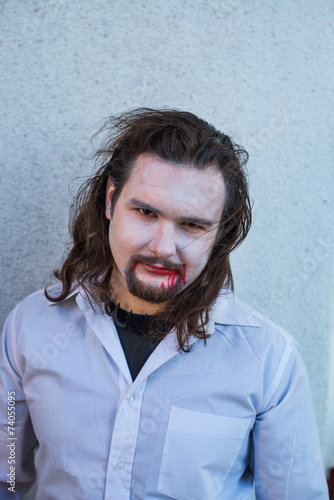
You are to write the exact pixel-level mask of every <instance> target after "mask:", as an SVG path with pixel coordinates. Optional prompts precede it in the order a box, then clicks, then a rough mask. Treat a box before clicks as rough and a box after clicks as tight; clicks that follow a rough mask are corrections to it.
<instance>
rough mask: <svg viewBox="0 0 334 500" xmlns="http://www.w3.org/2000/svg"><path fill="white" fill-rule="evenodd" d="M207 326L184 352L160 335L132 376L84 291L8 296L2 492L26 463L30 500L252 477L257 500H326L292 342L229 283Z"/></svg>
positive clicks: (237, 489) (106, 322) (227, 495)
mask: <svg viewBox="0 0 334 500" xmlns="http://www.w3.org/2000/svg"><path fill="white" fill-rule="evenodd" d="M208 332H209V333H210V337H209V339H208V340H207V341H206V343H205V342H204V341H203V340H198V339H195V338H193V339H192V340H191V343H192V350H191V351H190V352H188V353H183V352H180V351H179V350H178V345H177V339H176V335H175V332H174V331H172V332H170V333H169V334H168V335H167V336H166V337H165V338H164V339H163V340H162V341H161V342H160V343H159V345H158V346H157V347H156V349H155V350H154V352H153V353H152V354H151V356H150V357H149V358H148V360H147V361H146V363H145V365H144V366H143V368H142V370H141V371H140V373H139V374H138V376H137V378H136V379H135V380H134V381H132V379H131V375H130V372H129V368H128V365H127V362H126V358H125V356H124V352H123V350H122V347H121V344H120V341H119V337H118V335H117V331H116V328H115V325H114V322H113V319H112V318H111V317H109V316H108V315H107V314H105V313H104V312H102V311H101V310H100V309H99V308H98V307H97V306H95V307H92V306H91V305H90V303H89V301H88V299H87V297H85V294H84V292H83V291H82V290H79V291H78V290H75V291H74V292H73V293H72V294H71V296H69V297H67V299H65V300H64V301H63V302H61V303H51V302H49V301H48V300H47V299H46V298H45V296H44V293H43V291H39V292H36V293H35V294H33V295H31V296H29V297H27V298H26V299H25V300H23V301H22V302H21V303H20V304H18V306H17V307H16V308H15V309H14V310H13V311H12V313H11V314H10V315H9V317H8V319H7V322H6V324H5V327H4V331H3V335H2V353H1V372H0V375H1V386H0V388H1V393H2V394H1V401H0V403H1V443H2V445H1V450H0V453H1V456H0V465H1V477H0V481H2V483H0V484H1V486H0V497H1V499H2V500H7V499H11V500H12V499H13V498H15V499H19V498H22V496H23V494H24V492H25V491H26V490H27V488H28V487H29V485H30V484H31V482H32V481H33V480H34V474H35V473H34V469H35V470H36V474H37V497H36V499H37V500H81V499H82V500H103V499H104V500H168V499H179V500H252V491H253V482H254V483H255V491H256V498H257V500H326V499H327V500H328V492H327V486H326V482H325V476H324V473H323V466H322V461H321V455H320V449H319V442H318V432H317V427H316V422H315V418H314V412H313V407H312V402H311V396H310V391H309V385H308V380H307V375H306V371H305V367H304V364H303V361H302V358H301V355H300V350H299V347H298V345H297V343H296V341H295V340H294V339H293V338H292V337H291V336H290V335H289V334H287V333H286V332H285V331H284V330H282V329H281V328H279V327H278V326H276V325H274V324H273V323H271V322H270V321H269V320H267V319H266V318H264V317H263V316H262V315H261V314H260V313H258V312H256V311H254V310H253V309H252V308H251V307H249V306H247V305H246V304H245V303H243V302H242V301H240V300H238V299H236V298H235V297H234V296H233V295H232V294H225V295H222V296H221V297H220V299H219V300H218V301H217V304H216V306H215V308H214V310H213V313H212V318H211V320H210V323H209V325H208ZM11 391H14V392H15V398H16V421H15V432H16V435H15V437H16V438H17V439H16V441H15V443H16V444H15V451H16V458H15V460H16V463H15V467H16V469H15V475H16V496H14V495H13V493H12V492H9V491H8V486H9V485H8V484H7V483H6V481H7V480H8V476H7V474H8V472H9V465H8V463H7V461H8V449H9V448H6V446H5V444H6V443H7V442H8V441H7V438H8V428H7V404H6V398H7V393H8V392H11ZM35 447H36V452H35V456H34V457H33V449H34V448H35ZM33 460H34V465H33Z"/></svg>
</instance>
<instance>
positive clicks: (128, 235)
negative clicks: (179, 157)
mask: <svg viewBox="0 0 334 500" xmlns="http://www.w3.org/2000/svg"><path fill="white" fill-rule="evenodd" d="M224 188H225V186H224V181H223V177H222V174H221V173H220V172H219V171H218V169H217V168H216V167H210V168H207V169H206V170H203V171H200V170H197V169H193V168H188V167H179V166H175V165H174V164H173V163H170V162H168V161H165V160H162V159H160V158H158V157H156V156H153V155H149V154H142V155H140V156H139V157H138V159H137V161H136V163H135V166H134V168H133V171H132V173H131V176H130V179H129V180H128V182H127V183H126V184H125V185H124V187H123V189H122V191H121V194H120V196H119V198H118V200H117V202H116V204H115V207H114V211H113V215H112V217H111V200H112V196H113V193H114V186H113V185H112V183H111V181H110V180H109V181H108V185H107V194H106V212H105V214H106V217H107V218H108V219H109V220H110V226H109V242H110V248H111V252H112V255H113V258H114V268H113V273H112V278H111V284H112V287H113V290H114V296H113V299H114V300H115V301H117V302H120V304H121V306H122V307H123V308H124V309H127V310H130V309H132V310H133V312H137V313H144V312H146V313H148V314H153V313H155V312H157V311H159V310H161V309H163V306H164V302H166V301H167V300H168V299H170V298H171V297H173V296H174V295H175V294H177V293H179V292H180V291H181V290H183V289H184V288H186V287H187V286H188V285H189V284H190V283H192V282H193V281H194V280H195V279H196V278H197V277H198V276H199V274H200V273H201V271H202V270H203V268H204V266H205V264H206V263H207V261H208V258H209V256H210V252H211V250H212V248H213V246H214V243H215V239H216V235H217V230H218V224H219V221H220V218H221V214H222V209H223V201H224V192H225V189H224Z"/></svg>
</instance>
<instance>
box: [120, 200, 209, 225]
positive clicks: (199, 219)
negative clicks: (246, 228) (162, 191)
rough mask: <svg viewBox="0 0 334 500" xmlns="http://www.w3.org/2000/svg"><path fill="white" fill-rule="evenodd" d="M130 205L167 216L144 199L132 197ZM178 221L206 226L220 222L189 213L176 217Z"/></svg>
mask: <svg viewBox="0 0 334 500" xmlns="http://www.w3.org/2000/svg"><path fill="white" fill-rule="evenodd" d="M129 203H130V205H132V206H135V207H139V208H143V209H144V210H150V211H151V212H154V213H155V214H157V215H161V216H162V217H164V216H165V213H164V212H162V210H159V208H156V207H153V206H152V205H149V204H148V203H145V202H144V201H141V200H137V199H136V198H131V200H129ZM176 221H177V222H190V223H192V224H197V225H198V226H204V227H205V228H208V229H209V228H211V227H213V226H214V225H215V224H218V222H219V221H213V220H210V219H206V218H205V217H189V216H188V215H186V216H184V217H182V216H181V217H177V218H176Z"/></svg>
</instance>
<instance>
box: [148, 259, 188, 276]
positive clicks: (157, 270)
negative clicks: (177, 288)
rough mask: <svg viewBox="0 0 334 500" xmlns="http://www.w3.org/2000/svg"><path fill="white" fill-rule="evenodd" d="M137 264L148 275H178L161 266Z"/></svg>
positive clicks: (176, 272)
mask: <svg viewBox="0 0 334 500" xmlns="http://www.w3.org/2000/svg"><path fill="white" fill-rule="evenodd" d="M139 264H140V265H141V266H142V267H143V268H144V269H145V270H146V271H148V272H149V273H152V274H160V275H165V276H166V275H168V276H171V275H172V276H176V275H177V274H179V272H178V271H175V270H174V269H168V268H166V267H163V266H159V265H155V266H150V265H148V264H144V263H143V262H139Z"/></svg>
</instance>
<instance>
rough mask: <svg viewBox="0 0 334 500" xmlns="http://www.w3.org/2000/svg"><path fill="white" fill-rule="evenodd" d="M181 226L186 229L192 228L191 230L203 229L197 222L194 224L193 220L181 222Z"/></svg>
mask: <svg viewBox="0 0 334 500" xmlns="http://www.w3.org/2000/svg"><path fill="white" fill-rule="evenodd" d="M182 225H183V226H185V227H186V228H187V229H190V230H193V231H201V230H202V231H204V228H203V227H202V226H199V225H198V224H195V223H194V222H183V223H182Z"/></svg>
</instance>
